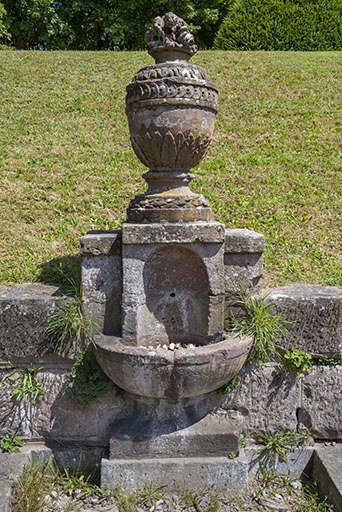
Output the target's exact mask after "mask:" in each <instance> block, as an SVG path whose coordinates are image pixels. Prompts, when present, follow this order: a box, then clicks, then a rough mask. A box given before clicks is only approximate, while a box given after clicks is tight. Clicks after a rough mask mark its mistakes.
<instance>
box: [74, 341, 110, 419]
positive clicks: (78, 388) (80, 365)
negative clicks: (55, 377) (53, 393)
mask: <svg viewBox="0 0 342 512" xmlns="http://www.w3.org/2000/svg"><path fill="white" fill-rule="evenodd" d="M114 388H115V385H114V384H113V382H112V381H111V380H110V379H109V378H108V377H107V376H106V375H105V374H104V373H103V371H102V369H101V368H100V366H99V365H98V364H97V362H96V359H95V357H94V354H93V353H92V351H91V350H90V349H88V350H86V351H85V352H82V353H81V354H79V355H78V356H77V358H76V360H75V364H74V365H73V367H72V369H71V372H70V376H69V379H68V381H67V392H68V396H69V397H70V398H72V399H73V400H76V401H77V402H78V403H79V404H80V406H81V407H82V408H83V409H84V408H86V407H87V406H88V405H89V404H90V403H91V402H93V401H95V400H96V399H97V398H99V397H100V396H102V395H103V394H104V393H105V392H106V391H111V390H112V389H114Z"/></svg>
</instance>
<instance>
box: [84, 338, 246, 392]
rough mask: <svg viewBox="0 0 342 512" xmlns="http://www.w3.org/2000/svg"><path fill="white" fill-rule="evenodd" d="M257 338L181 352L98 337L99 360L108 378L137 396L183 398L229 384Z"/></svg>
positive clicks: (189, 348)
mask: <svg viewBox="0 0 342 512" xmlns="http://www.w3.org/2000/svg"><path fill="white" fill-rule="evenodd" d="M252 341H253V339H252V338H251V337H247V338H240V337H230V338H226V339H225V340H223V341H220V342H218V343H213V344H211V345H205V346H197V347H187V348H181V349H178V350H174V351H172V350H168V349H165V348H161V347H160V348H149V347H139V346H132V345H127V344H125V343H124V341H123V339H122V338H119V337H115V336H105V335H97V336H95V345H96V350H95V351H94V353H95V357H96V360H97V362H98V363H99V365H100V366H101V368H102V369H103V371H104V372H105V373H106V375H107V376H108V377H109V378H110V379H111V380H112V382H114V383H115V384H116V385H118V386H119V387H120V388H122V389H124V390H125V391H128V392H129V393H132V394H133V395H138V396H144V397H150V398H168V399H177V400H178V399H181V398H188V397H195V396H199V395H203V394H205V393H208V392H210V391H214V390H216V389H218V388H219V387H221V386H223V385H224V384H226V383H227V382H229V381H230V380H231V379H232V378H233V377H235V375H236V374H237V373H238V372H239V371H240V369H241V368H242V366H243V365H244V363H245V361H246V359H247V357H248V354H249V350H250V347H251V345H252Z"/></svg>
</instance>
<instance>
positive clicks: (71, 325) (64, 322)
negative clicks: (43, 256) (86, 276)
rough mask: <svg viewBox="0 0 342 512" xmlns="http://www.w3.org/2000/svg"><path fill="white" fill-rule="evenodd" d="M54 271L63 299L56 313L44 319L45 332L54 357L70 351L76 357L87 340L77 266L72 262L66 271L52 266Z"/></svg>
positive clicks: (80, 282)
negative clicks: (61, 289) (62, 288)
mask: <svg viewBox="0 0 342 512" xmlns="http://www.w3.org/2000/svg"><path fill="white" fill-rule="evenodd" d="M54 272H55V274H56V275H57V276H58V279H59V282H61V283H62V284H63V285H64V296H63V300H62V305H61V306H60V308H59V309H58V311H56V312H55V313H54V314H53V315H51V317H50V318H49V319H48V323H47V327H46V329H45V332H46V334H47V336H48V337H49V338H50V341H51V343H52V345H53V347H54V350H55V351H56V352H57V353H58V354H60V355H65V354H67V353H68V352H70V351H71V350H73V351H74V352H75V353H76V354H79V353H80V352H82V351H83V350H84V349H85V348H86V347H87V345H88V344H89V343H90V341H91V325H90V323H89V322H88V321H87V319H86V318H85V316H84V313H83V304H82V279H81V267H80V264H79V263H78V264H76V263H74V264H73V265H69V266H68V267H67V268H66V269H65V268H63V267H61V268H59V267H56V268H55V270H54Z"/></svg>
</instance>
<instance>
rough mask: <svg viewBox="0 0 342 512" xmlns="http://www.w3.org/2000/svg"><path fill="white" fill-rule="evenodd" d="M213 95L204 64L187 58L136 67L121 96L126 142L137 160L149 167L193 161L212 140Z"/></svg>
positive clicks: (183, 165) (181, 166)
mask: <svg viewBox="0 0 342 512" xmlns="http://www.w3.org/2000/svg"><path fill="white" fill-rule="evenodd" d="M171 53H172V52H171ZM169 54H170V52H169ZM169 58H171V57H169ZM217 98H218V93H217V88H216V86H215V85H214V84H213V83H212V82H211V81H210V80H209V78H208V77H207V75H206V73H205V71H204V69H202V68H201V67H199V66H195V65H192V64H190V63H188V62H186V61H180V60H176V61H172V60H171V61H167V62H157V63H156V64H154V65H152V66H147V67H145V68H143V69H141V70H140V71H139V72H138V73H137V75H136V76H135V77H134V79H133V81H132V82H131V84H130V85H128V87H127V96H126V114H127V117H128V124H129V129H130V134H131V142H132V146H133V149H134V151H135V153H136V155H137V157H138V158H139V159H140V161H141V162H142V163H143V164H144V165H146V166H147V167H149V168H152V169H191V168H192V167H194V166H195V165H197V164H198V163H199V162H200V161H201V159H202V158H203V156H204V155H205V153H206V152H207V150H208V148H209V145H210V142H211V139H212V135H213V130H214V123H215V115H216V113H217Z"/></svg>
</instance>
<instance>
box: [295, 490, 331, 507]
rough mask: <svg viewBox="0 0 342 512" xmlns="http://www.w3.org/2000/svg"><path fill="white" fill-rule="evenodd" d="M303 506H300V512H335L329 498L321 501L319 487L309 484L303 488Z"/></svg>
mask: <svg viewBox="0 0 342 512" xmlns="http://www.w3.org/2000/svg"><path fill="white" fill-rule="evenodd" d="M303 498H304V503H303V506H301V504H300V506H299V511H298V512H334V507H333V505H329V503H328V502H327V498H326V497H325V498H324V499H323V500H321V499H320V496H319V493H318V489H317V485H316V484H315V483H308V484H306V485H305V486H304V488H303Z"/></svg>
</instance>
